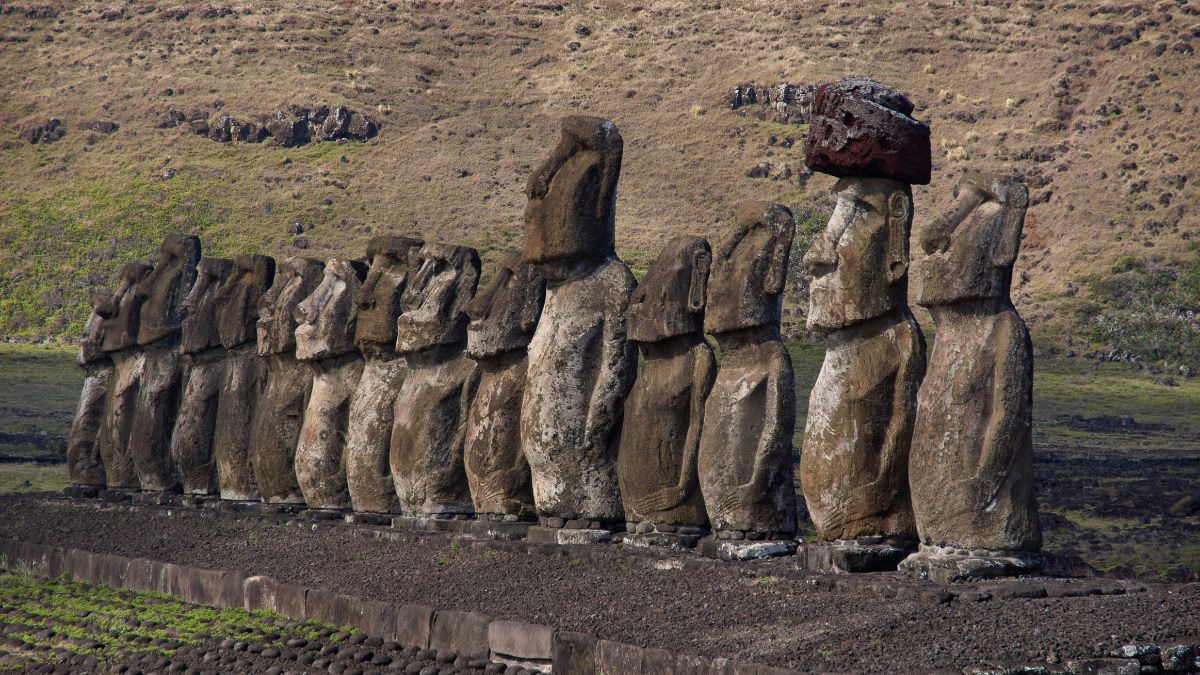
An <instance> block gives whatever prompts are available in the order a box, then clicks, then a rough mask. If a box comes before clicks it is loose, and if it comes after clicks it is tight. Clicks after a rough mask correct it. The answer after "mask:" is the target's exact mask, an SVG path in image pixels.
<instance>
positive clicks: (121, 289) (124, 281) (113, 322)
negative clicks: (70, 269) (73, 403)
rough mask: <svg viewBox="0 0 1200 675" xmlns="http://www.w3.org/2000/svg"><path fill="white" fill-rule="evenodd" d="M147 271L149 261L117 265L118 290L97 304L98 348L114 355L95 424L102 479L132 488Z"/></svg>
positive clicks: (134, 484) (111, 485) (135, 479)
mask: <svg viewBox="0 0 1200 675" xmlns="http://www.w3.org/2000/svg"><path fill="white" fill-rule="evenodd" d="M148 274H150V266H149V265H143V264H142V263H132V262H131V263H127V264H126V265H125V266H124V267H122V268H121V272H120V275H119V279H120V281H119V282H118V285H117V290H116V291H115V292H114V293H113V295H112V298H111V300H110V301H109V302H107V303H104V304H103V305H102V306H100V307H98V308H97V309H96V313H97V314H99V315H100V316H101V317H103V322H102V323H101V332H102V333H103V334H104V339H103V346H102V348H101V349H102V351H104V352H105V353H106V354H108V355H109V357H111V358H112V360H113V376H112V383H111V385H110V386H109V392H108V402H107V403H106V404H105V406H104V420H103V422H101V424H100V439H99V442H100V460H101V461H102V462H103V463H104V476H105V483H106V485H107V486H108V487H109V488H117V489H136V488H137V487H138V475H137V470H136V469H135V468H134V465H133V458H132V457H130V455H129V433H130V430H131V429H132V427H133V414H134V411H135V410H136V409H137V401H138V385H139V384H140V383H141V380H142V370H143V367H144V366H145V362H146V359H145V355H144V354H143V352H142V348H141V347H140V346H138V343H137V334H138V323H139V320H138V317H139V314H140V311H141V306H142V301H143V300H144V298H143V297H142V296H140V295H138V293H137V292H136V291H137V287H138V284H140V283H141V282H142V280H143V279H145V278H146V275H148Z"/></svg>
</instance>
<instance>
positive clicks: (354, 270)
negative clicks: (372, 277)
mask: <svg viewBox="0 0 1200 675" xmlns="http://www.w3.org/2000/svg"><path fill="white" fill-rule="evenodd" d="M366 278H367V264H366V263H365V262H361V261H358V260H340V259H337V258H334V259H333V260H330V261H328V262H326V263H325V276H324V277H323V278H322V279H321V283H320V285H318V286H317V289H316V290H315V291H313V292H312V294H311V295H309V296H308V297H307V298H305V299H304V300H303V301H302V302H301V303H300V304H299V305H297V307H296V322H297V323H298V324H299V326H297V328H296V358H298V359H303V360H316V359H326V358H330V357H334V356H341V355H342V354H346V353H348V352H352V351H354V324H355V316H354V294H355V293H357V292H358V289H359V288H360V287H362V283H363V280H364V279H366Z"/></svg>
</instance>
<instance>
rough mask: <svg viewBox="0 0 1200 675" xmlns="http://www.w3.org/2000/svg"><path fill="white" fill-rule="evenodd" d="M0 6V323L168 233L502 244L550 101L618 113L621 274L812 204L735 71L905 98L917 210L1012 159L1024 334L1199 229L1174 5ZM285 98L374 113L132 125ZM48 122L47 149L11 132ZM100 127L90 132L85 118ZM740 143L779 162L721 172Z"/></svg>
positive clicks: (81, 285) (538, 151)
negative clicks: (349, 118) (258, 134)
mask: <svg viewBox="0 0 1200 675" xmlns="http://www.w3.org/2000/svg"><path fill="white" fill-rule="evenodd" d="M786 5H790V6H791V7H792V9H782V8H781V6H786ZM0 7H2V8H0V53H2V54H3V57H4V58H2V59H0V82H3V83H4V86H3V87H0V116H2V119H3V129H2V131H0V148H2V149H0V160H2V161H0V178H2V181H0V335H17V336H35V335H63V334H71V333H73V332H75V331H77V330H78V329H79V327H80V326H81V325H82V320H83V318H84V317H85V312H86V308H85V307H84V305H83V302H84V300H85V298H86V297H87V293H88V290H89V288H90V287H93V286H96V285H104V284H107V281H108V279H109V277H110V276H111V275H112V273H113V272H114V271H115V269H116V268H117V267H118V266H119V264H120V263H121V262H123V261H124V260H126V259H128V258H131V257H144V256H147V255H149V254H150V253H151V252H152V251H153V248H154V246H155V245H156V243H157V241H158V240H159V239H160V238H161V237H162V236H163V234H165V233H168V232H172V231H186V232H193V233H199V234H200V235H201V236H202V237H203V239H204V243H205V246H206V253H214V254H221V255H230V254H233V253H236V252H239V251H255V252H262V253H268V254H273V255H287V254H296V253H300V254H303V255H310V256H314V257H327V256H332V255H351V256H356V255H361V253H362V251H363V250H364V245H365V242H366V240H367V239H368V237H370V236H371V235H372V234H373V233H377V232H406V233H415V234H421V235H424V236H425V237H427V238H429V239H441V240H446V241H454V242H462V243H466V244H470V245H473V246H476V247H477V248H479V249H480V251H481V253H483V255H484V257H485V260H486V259H487V258H488V257H489V256H490V255H494V253H495V252H497V251H501V250H509V249H512V248H515V247H517V246H519V242H520V238H521V212H522V208H523V206H524V197H523V194H522V188H523V185H524V181H525V179H526V177H527V175H528V173H529V172H530V170H531V169H532V168H533V167H534V166H536V165H537V163H538V162H540V161H541V160H542V158H543V156H544V155H545V154H546V152H547V149H548V147H550V146H551V145H552V144H553V143H554V142H555V141H556V139H557V128H556V126H557V122H558V119H559V118H560V117H561V116H563V115H565V114H569V113H579V112H583V113H590V114H595V115H601V116H605V117H608V118H610V119H612V120H614V121H615V122H616V123H617V124H618V125H619V126H620V128H621V131H622V134H623V136H624V138H625V165H624V169H623V176H622V180H621V188H620V190H621V191H620V196H619V205H618V249H619V252H620V253H621V254H622V256H624V257H625V258H626V259H627V260H628V261H629V262H630V263H631V264H632V265H634V267H635V268H637V267H644V266H645V265H646V264H648V262H649V261H650V260H652V259H653V257H654V256H655V255H656V254H657V251H658V248H659V246H660V245H661V242H662V241H663V240H664V237H666V236H668V235H672V234H677V233H699V234H704V235H707V236H709V237H710V238H713V239H714V240H719V239H720V238H721V237H722V236H723V235H724V233H725V232H726V231H727V230H728V225H727V224H728V222H729V219H730V216H731V214H732V212H733V207H734V204H735V203H736V202H737V201H739V200H743V199H774V200H778V201H781V202H783V203H786V204H789V205H791V206H794V207H796V208H798V209H806V210H815V211H817V213H818V215H817V216H814V217H813V218H810V222H813V223H819V222H821V219H820V216H819V213H820V211H822V210H827V209H828V203H827V197H826V193H827V191H828V188H829V187H830V186H831V185H832V182H833V181H832V179H830V178H828V177H824V176H820V175H818V176H813V177H811V179H810V178H809V177H808V176H806V175H804V173H803V172H802V171H800V169H801V167H802V166H803V157H802V151H801V146H802V145H803V144H802V142H801V141H802V139H803V135H804V133H805V129H806V128H805V127H804V126H802V125H795V124H780V123H778V122H776V121H774V119H773V117H772V116H771V115H762V116H763V117H765V118H766V119H765V120H760V119H758V117H759V115H756V114H754V113H755V112H756V110H755V109H754V107H747V108H741V109H739V110H737V111H734V110H731V109H730V106H729V104H728V98H729V93H730V91H731V90H732V88H733V87H734V86H735V85H736V84H739V83H744V82H751V81H752V82H758V83H777V82H789V83H792V84H796V85H806V84H812V83H816V82H820V81H822V80H828V79H836V78H839V77H841V76H843V75H845V74H848V73H861V74H865V75H869V76H872V77H875V78H877V79H880V80H882V81H884V82H886V83H888V84H891V85H893V86H896V87H898V88H900V89H902V90H904V91H906V92H908V93H909V94H910V95H911V97H912V98H913V100H914V102H916V103H917V105H918V108H917V112H916V115H917V116H918V117H920V118H923V119H928V120H930V122H931V124H932V128H933V143H934V174H933V175H934V178H933V184H932V185H931V186H929V187H928V188H920V189H918V190H917V191H916V200H917V216H916V217H917V221H918V223H919V222H921V221H922V220H925V219H928V218H929V217H931V214H933V213H936V212H937V211H938V210H939V209H940V208H942V207H944V205H945V204H947V203H948V201H949V200H950V198H951V191H952V188H953V185H954V182H955V181H956V180H957V176H958V174H959V173H960V172H961V171H963V170H965V169H967V168H971V169H982V170H1009V171H1015V172H1018V173H1020V174H1021V175H1023V176H1024V177H1025V178H1026V180H1027V181H1028V182H1029V184H1030V187H1031V192H1032V194H1033V196H1034V205H1033V206H1032V207H1031V210H1030V212H1029V217H1028V220H1027V223H1026V236H1025V241H1024V244H1023V246H1022V253H1021V258H1020V260H1019V262H1018V271H1017V274H1016V284H1015V292H1014V296H1015V297H1016V299H1017V302H1018V305H1019V307H1020V309H1021V310H1022V311H1023V313H1024V314H1025V316H1026V318H1027V319H1028V320H1029V322H1030V323H1031V325H1032V326H1033V329H1034V332H1035V335H1038V336H1043V335H1044V336H1053V337H1055V338H1063V337H1064V336H1069V335H1070V332H1071V330H1072V326H1071V324H1070V318H1069V314H1068V312H1066V311H1065V309H1064V308H1065V307H1067V306H1068V305H1069V303H1070V302H1071V300H1070V299H1069V298H1070V296H1071V295H1074V294H1075V292H1076V290H1077V289H1078V288H1081V287H1082V284H1083V279H1084V278H1085V277H1086V276H1088V275H1093V274H1096V273H1102V272H1105V271H1107V269H1108V266H1109V265H1110V264H1111V263H1112V262H1113V261H1115V260H1117V259H1118V258H1119V257H1121V256H1123V255H1134V256H1138V257H1144V256H1146V255H1147V254H1150V253H1152V254H1155V255H1164V256H1168V257H1170V256H1173V255H1183V254H1185V252H1186V250H1187V249H1186V247H1187V244H1188V239H1189V237H1191V238H1193V239H1194V238H1196V237H1197V236H1200V227H1198V225H1200V219H1198V216H1197V212H1196V211H1197V204H1198V197H1200V185H1198V183H1200V179H1197V178H1195V177H1194V176H1193V175H1192V174H1194V173H1195V170H1196V168H1197V157H1198V156H1200V154H1198V152H1197V150H1198V149H1200V148H1198V145H1200V143H1198V140H1197V139H1198V138H1200V131H1198V130H1197V128H1196V120H1197V119H1198V113H1200V106H1198V105H1197V103H1196V101H1195V97H1194V96H1193V92H1194V91H1195V90H1196V88H1197V87H1198V86H1200V72H1198V68H1197V57H1196V55H1195V53H1194V44H1195V43H1196V42H1198V41H1200V40H1198V38H1200V4H1198V3H1197V2H1195V1H1192V0H1166V1H1162V2H1157V3H1153V4H1152V3H1143V2H1080V3H1066V2H1064V3H1050V2H1035V1H1020V2H1005V1H998V2H988V1H986V0H980V1H974V0H966V1H963V2H931V3H920V4H916V3H912V4H909V3H891V2H888V3H885V2H866V1H863V0H849V1H843V2H838V3H761V2H752V1H750V0H744V1H741V0H739V1H732V0H723V1H722V2H713V3H709V4H705V5H699V4H693V3H691V2H686V1H683V0H678V1H673V2H672V1H652V0H650V1H647V2H644V3H641V4H635V3H632V2H630V3H618V2H601V1H591V2H586V3H584V2H564V3H561V4H560V3H557V2H554V3H540V2H517V3H499V2H490V3H488V2H478V1H474V0H473V1H470V2H399V1H396V2H386V3H385V2H371V3H351V2H338V3H331V2H311V1H309V0H291V1H289V2H275V1H272V2H217V3H214V4H212V5H207V6H206V5H201V4H198V3H182V2H177V1H162V2H157V1H153V0H151V1H140V2H119V1H117V2H111V1H110V2H100V3H97V2H49V1H43V2H36V1H35V2H26V3H21V4H10V3H4V4H3V5H0ZM289 104H291V105H305V106H310V107H312V106H317V105H321V104H324V105H346V106H349V107H350V108H352V109H354V110H357V111H363V112H366V113H368V114H370V115H372V116H373V117H375V118H376V119H377V120H379V121H380V123H381V130H380V133H379V135H378V136H377V137H375V138H373V139H372V140H370V141H367V142H365V143H359V142H347V143H333V142H325V143H311V144H308V145H304V146H300V147H296V148H281V147H278V146H276V145H274V144H272V143H270V142H268V143H263V144H239V143H220V142H217V141H214V140H210V139H209V138H206V137H203V136H199V135H196V134H195V133H193V131H192V130H191V127H190V125H189V124H183V125H182V126H176V127H168V128H159V121H160V120H161V119H163V117H164V116H165V115H167V114H168V113H169V111H171V110H176V111H180V112H182V113H185V114H189V113H191V112H192V111H198V112H197V114H198V115H200V116H201V117H207V118H208V119H210V120H215V119H216V118H217V116H218V115H220V114H228V115H231V116H233V117H236V118H252V117H256V116H258V115H264V114H270V113H272V112H274V111H275V110H278V109H283V108H285V107H286V106H288V105H289ZM51 117H54V118H58V119H60V120H62V123H63V125H64V127H65V129H66V134H65V136H64V137H63V138H62V139H61V140H58V141H57V142H53V143H50V144H46V143H37V144H31V143H29V142H27V141H26V140H22V139H21V138H20V136H19V134H20V132H21V131H22V130H26V129H29V128H30V127H32V126H34V125H37V124H41V123H43V122H45V121H46V120H47V119H48V118H51ZM107 121H112V122H116V123H117V125H119V128H118V129H117V130H116V131H115V133H111V134H108V133H104V132H103V131H92V130H89V129H88V128H87V126H88V125H89V124H90V123H93V122H107ZM92 126H94V127H96V128H98V129H103V128H104V125H92ZM789 139H790V141H789ZM792 142H794V143H795V144H794V145H793V144H792ZM763 162H768V163H770V164H771V165H772V168H771V175H777V176H778V175H780V174H785V175H786V173H787V172H786V171H784V168H785V167H787V168H788V169H791V172H792V175H791V176H790V177H788V178H786V179H780V180H773V179H772V178H771V177H770V176H768V177H765V178H751V177H748V176H747V175H746V172H747V170H748V169H750V168H751V167H754V166H756V165H758V164H760V163H763ZM916 253H917V252H916V251H914V254H916Z"/></svg>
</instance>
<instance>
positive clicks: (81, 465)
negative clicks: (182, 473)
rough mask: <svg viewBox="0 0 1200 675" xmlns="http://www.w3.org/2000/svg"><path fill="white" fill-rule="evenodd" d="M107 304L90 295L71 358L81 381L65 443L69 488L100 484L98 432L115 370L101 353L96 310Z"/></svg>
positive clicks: (101, 320)
mask: <svg viewBox="0 0 1200 675" xmlns="http://www.w3.org/2000/svg"><path fill="white" fill-rule="evenodd" d="M109 302H110V299H109V298H108V297H106V294H104V293H97V294H96V295H95V296H93V298H92V313H91V315H90V316H88V320H87V323H86V324H85V325H84V328H83V336H82V338H81V339H80V341H79V352H78V355H77V356H76V359H75V362H76V363H77V364H78V365H79V367H80V368H82V369H83V373H84V379H83V391H81V392H80V394H79V404H78V405H77V406H76V408H75V416H74V417H73V418H72V419H71V435H70V436H69V438H68V440H67V475H68V477H69V479H70V481H71V484H72V485H104V462H103V461H102V460H101V458H100V429H101V427H102V426H103V421H104V409H105V406H106V405H107V403H108V390H109V386H110V385H111V383H112V379H113V372H114V369H115V367H114V365H113V361H112V358H111V357H109V355H108V354H106V353H104V351H103V345H104V331H103V324H104V317H103V316H101V315H100V309H101V308H102V307H103V306H104V305H106V304H107V303H109Z"/></svg>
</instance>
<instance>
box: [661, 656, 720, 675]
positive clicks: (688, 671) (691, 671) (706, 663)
mask: <svg viewBox="0 0 1200 675" xmlns="http://www.w3.org/2000/svg"><path fill="white" fill-rule="evenodd" d="M672 673H673V674H674V675H724V673H725V670H724V669H718V668H717V667H716V666H715V665H714V664H713V660H712V659H710V658H706V657H703V656H695V655H693V654H676V655H675V669H674V670H673V671H672Z"/></svg>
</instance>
